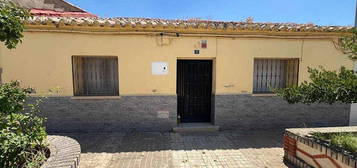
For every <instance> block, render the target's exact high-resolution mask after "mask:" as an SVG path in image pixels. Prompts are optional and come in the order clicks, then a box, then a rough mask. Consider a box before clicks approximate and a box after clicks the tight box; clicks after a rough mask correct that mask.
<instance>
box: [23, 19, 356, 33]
mask: <svg viewBox="0 0 357 168" xmlns="http://www.w3.org/2000/svg"><path fill="white" fill-rule="evenodd" d="M26 23H27V24H30V25H46V24H54V25H59V24H65V25H75V26H100V27H126V26H131V27H133V28H153V29H155V28H157V27H164V28H165V27H174V28H183V29H188V28H190V29H210V30H220V31H222V30H252V31H278V32H280V31H281V32H347V31H348V30H349V29H351V28H352V27H348V26H318V25H313V24H296V23H248V22H222V21H208V20H194V21H193V20H164V19H147V18H84V17H83V18H75V17H41V16H35V17H33V18H32V19H29V20H27V21H26Z"/></svg>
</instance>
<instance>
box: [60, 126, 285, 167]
mask: <svg viewBox="0 0 357 168" xmlns="http://www.w3.org/2000/svg"><path fill="white" fill-rule="evenodd" d="M65 135H66V136H70V137H72V138H74V139H76V140H78V142H79V143H80V144H81V147H82V154H81V161H80V168H201V167H202V168H260V167H261V168H284V167H288V166H286V165H285V164H284V163H283V159H282V157H283V149H282V148H281V139H282V131H264V132H262V131H260V132H252V131H248V132H234V131H223V132H211V133H159V132H142V133H99V134H93V133H88V134H84V133H81V134H65Z"/></svg>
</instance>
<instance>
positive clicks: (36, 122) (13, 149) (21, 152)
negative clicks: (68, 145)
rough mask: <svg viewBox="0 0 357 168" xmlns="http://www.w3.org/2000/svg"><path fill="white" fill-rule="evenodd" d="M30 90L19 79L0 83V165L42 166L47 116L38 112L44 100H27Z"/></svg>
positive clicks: (26, 167)
mask: <svg viewBox="0 0 357 168" xmlns="http://www.w3.org/2000/svg"><path fill="white" fill-rule="evenodd" d="M28 94H29V89H22V88H21V87H20V83H19V82H11V83H6V84H2V85H0V105H1V106H0V107H1V110H0V167H9V168H11V167H24V168H28V167H39V165H41V164H42V163H43V161H44V160H45V157H44V156H45V152H44V150H45V149H46V145H47V144H46V136H47V134H46V131H45V127H44V126H43V122H44V120H45V119H44V118H42V117H40V116H39V115H38V113H39V112H40V111H39V104H40V103H41V100H40V99H39V100H37V101H36V103H34V104H26V103H25V101H26V98H27V97H28ZM25 108H26V109H25Z"/></svg>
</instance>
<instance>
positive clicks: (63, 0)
mask: <svg viewBox="0 0 357 168" xmlns="http://www.w3.org/2000/svg"><path fill="white" fill-rule="evenodd" d="M60 1H62V2H63V3H66V4H68V5H70V6H72V7H74V8H77V9H78V10H81V11H82V12H87V11H86V10H84V9H82V8H80V7H78V6H76V5H73V4H72V3H70V2H67V1H65V0H60ZM87 13H89V12H87Z"/></svg>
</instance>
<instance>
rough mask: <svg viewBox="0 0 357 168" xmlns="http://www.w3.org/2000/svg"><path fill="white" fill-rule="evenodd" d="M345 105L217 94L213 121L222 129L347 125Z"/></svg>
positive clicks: (273, 97) (347, 115)
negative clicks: (295, 102)
mask: <svg viewBox="0 0 357 168" xmlns="http://www.w3.org/2000/svg"><path fill="white" fill-rule="evenodd" d="M349 114H350V105H348V104H333V105H329V104H312V105H306V104H288V103H287V102H286V101H284V100H283V99H282V98H280V97H277V96H252V95H216V97H215V124H216V125H219V126H220V127H221V128H223V129H243V130H249V129H284V128H294V127H296V128H299V127H323V126H347V125H348V123H349Z"/></svg>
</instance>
